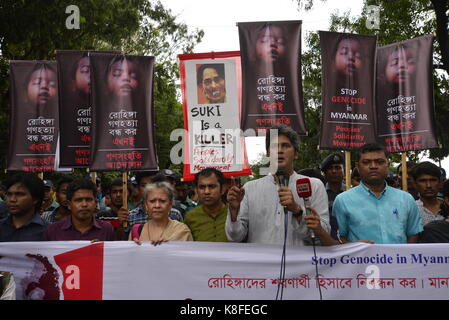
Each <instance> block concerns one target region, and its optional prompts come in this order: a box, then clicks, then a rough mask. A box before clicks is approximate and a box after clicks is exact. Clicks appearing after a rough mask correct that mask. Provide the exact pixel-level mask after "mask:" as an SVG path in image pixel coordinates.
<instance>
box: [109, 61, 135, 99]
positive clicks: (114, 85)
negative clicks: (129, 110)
mask: <svg viewBox="0 0 449 320" xmlns="http://www.w3.org/2000/svg"><path fill="white" fill-rule="evenodd" d="M138 85H139V81H138V79H137V70H136V66H135V65H134V63H132V62H131V61H128V60H122V61H117V62H115V63H114V64H113V65H112V66H111V70H110V71H109V74H108V88H109V90H110V91H111V92H112V93H113V94H114V95H116V96H118V97H128V96H131V95H132V93H133V92H134V90H136V89H137V87H138Z"/></svg>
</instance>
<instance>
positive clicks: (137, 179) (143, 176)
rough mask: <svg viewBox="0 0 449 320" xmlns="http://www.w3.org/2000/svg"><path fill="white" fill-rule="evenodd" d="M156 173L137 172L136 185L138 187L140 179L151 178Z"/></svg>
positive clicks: (150, 171) (147, 171)
mask: <svg viewBox="0 0 449 320" xmlns="http://www.w3.org/2000/svg"><path fill="white" fill-rule="evenodd" d="M157 173H158V171H154V170H146V171H137V172H136V181H137V185H140V180H142V178H145V177H152V176H154V175H156V174H157Z"/></svg>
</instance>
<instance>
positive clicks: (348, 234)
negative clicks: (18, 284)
mask: <svg viewBox="0 0 449 320" xmlns="http://www.w3.org/2000/svg"><path fill="white" fill-rule="evenodd" d="M388 166H389V162H388V154H387V151H385V149H384V148H383V147H382V146H381V145H379V144H375V143H373V144H367V145H364V146H363V147H361V148H360V151H359V159H358V162H357V169H358V170H359V172H360V176H361V178H362V181H361V183H360V185H359V186H357V187H355V188H352V189H351V190H348V191H346V192H343V193H341V194H339V195H338V196H337V198H336V199H335V202H334V206H333V214H334V215H335V216H336V218H337V221H338V228H339V232H340V238H341V240H342V241H343V242H354V241H361V242H367V243H377V244H400V243H416V242H417V241H418V234H419V233H420V232H422V231H423V227H422V222H421V216H420V215H419V211H418V207H417V205H416V203H415V200H414V199H413V197H412V196H411V195H410V194H409V193H407V192H404V191H402V190H399V189H395V188H392V187H389V186H388V185H387V183H386V182H385V178H386V177H387V175H388Z"/></svg>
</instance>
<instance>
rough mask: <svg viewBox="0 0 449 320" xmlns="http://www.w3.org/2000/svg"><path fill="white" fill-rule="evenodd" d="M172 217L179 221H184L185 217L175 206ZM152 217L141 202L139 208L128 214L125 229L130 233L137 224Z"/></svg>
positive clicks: (171, 212) (143, 222)
mask: <svg viewBox="0 0 449 320" xmlns="http://www.w3.org/2000/svg"><path fill="white" fill-rule="evenodd" d="M169 218H170V219H172V220H176V221H179V222H184V219H183V218H182V214H181V212H179V210H177V209H175V208H171V210H170V216H169ZM150 219H151V218H150V216H149V214H148V213H147V212H146V211H145V210H144V209H143V206H142V204H140V205H139V206H138V207H137V208H135V209H133V210H131V211H129V215H128V226H127V227H126V228H124V231H125V232H126V233H129V232H130V231H131V229H132V227H133V225H135V224H137V223H138V224H145V223H146V222H147V221H149V220H150Z"/></svg>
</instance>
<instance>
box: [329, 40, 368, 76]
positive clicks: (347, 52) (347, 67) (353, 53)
mask: <svg viewBox="0 0 449 320" xmlns="http://www.w3.org/2000/svg"><path fill="white" fill-rule="evenodd" d="M361 66H362V55H361V53H360V44H359V42H358V41H357V40H353V39H343V40H342V41H340V43H339V44H338V48H337V52H336V54H335V68H336V69H337V71H338V72H339V73H341V74H343V75H346V76H349V75H353V74H354V73H357V72H358V71H359V70H360V68H361Z"/></svg>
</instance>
